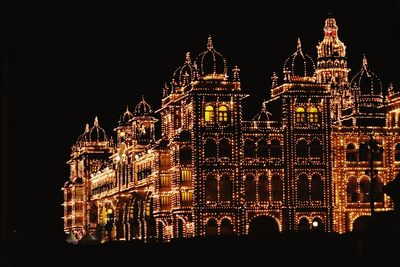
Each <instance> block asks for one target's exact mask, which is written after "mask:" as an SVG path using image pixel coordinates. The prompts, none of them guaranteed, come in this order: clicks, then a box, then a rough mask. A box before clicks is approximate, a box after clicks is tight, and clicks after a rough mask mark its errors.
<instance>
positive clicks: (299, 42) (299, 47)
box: [297, 37, 301, 51]
mask: <svg viewBox="0 0 400 267" xmlns="http://www.w3.org/2000/svg"><path fill="white" fill-rule="evenodd" d="M300 50H301V41H300V37H298V38H297V51H300Z"/></svg>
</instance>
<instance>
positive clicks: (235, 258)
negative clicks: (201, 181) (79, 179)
mask: <svg viewBox="0 0 400 267" xmlns="http://www.w3.org/2000/svg"><path fill="white" fill-rule="evenodd" d="M1 253H2V255H1V259H0V263H1V264H0V265H1V266H187V267H190V266H221V267H222V266H308V267H309V266H335V267H338V266H353V267H355V266H400V238H399V236H398V234H393V235H390V234H389V235H388V234H386V235H382V234H374V233H370V234H354V233H350V234H345V235H339V234H319V233H284V234H279V235H278V236H276V237H272V238H269V239H263V240H260V239H254V238H253V239H251V238H247V237H241V238H238V237H226V238H221V237H220V238H192V239H185V240H173V241H171V242H169V243H165V244H143V243H141V242H112V243H104V244H95V245H69V244H64V243H60V244H29V243H3V244H2V247H1Z"/></svg>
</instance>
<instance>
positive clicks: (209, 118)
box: [204, 106, 214, 123]
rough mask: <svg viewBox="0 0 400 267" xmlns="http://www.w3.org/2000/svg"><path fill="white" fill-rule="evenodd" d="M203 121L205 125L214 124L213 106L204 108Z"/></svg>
mask: <svg viewBox="0 0 400 267" xmlns="http://www.w3.org/2000/svg"><path fill="white" fill-rule="evenodd" d="M204 120H205V122H206V123H212V122H214V107H213V106H206V109H205V113H204Z"/></svg>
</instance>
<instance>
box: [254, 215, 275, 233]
mask: <svg viewBox="0 0 400 267" xmlns="http://www.w3.org/2000/svg"><path fill="white" fill-rule="evenodd" d="M278 233H279V226H278V223H277V222H276V220H275V219H274V218H273V217H271V216H265V215H262V216H258V217H255V218H253V220H251V222H250V227H249V236H250V237H252V238H270V237H273V236H275V235H277V234H278Z"/></svg>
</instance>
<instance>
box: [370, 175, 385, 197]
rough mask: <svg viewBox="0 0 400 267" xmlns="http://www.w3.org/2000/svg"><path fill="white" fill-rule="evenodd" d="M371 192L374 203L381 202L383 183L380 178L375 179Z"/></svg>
mask: <svg viewBox="0 0 400 267" xmlns="http://www.w3.org/2000/svg"><path fill="white" fill-rule="evenodd" d="M372 188H373V192H374V201H375V202H383V183H382V181H381V178H379V177H376V179H375V182H374V186H373V187H372Z"/></svg>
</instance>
